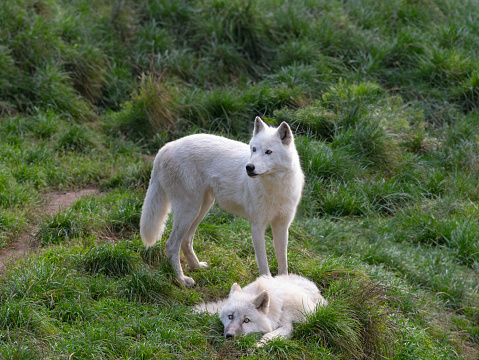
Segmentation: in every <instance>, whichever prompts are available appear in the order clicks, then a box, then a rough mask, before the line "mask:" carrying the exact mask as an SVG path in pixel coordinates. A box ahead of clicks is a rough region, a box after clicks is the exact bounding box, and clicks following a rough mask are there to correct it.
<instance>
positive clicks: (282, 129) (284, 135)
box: [277, 121, 293, 145]
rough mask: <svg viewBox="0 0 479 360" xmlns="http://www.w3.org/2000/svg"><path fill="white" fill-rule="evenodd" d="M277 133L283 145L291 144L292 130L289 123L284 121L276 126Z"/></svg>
mask: <svg viewBox="0 0 479 360" xmlns="http://www.w3.org/2000/svg"><path fill="white" fill-rule="evenodd" d="M277 133H278V136H279V138H280V139H281V141H282V142H283V144H284V145H289V144H291V141H293V132H292V131H291V128H290V127H289V125H288V124H286V123H285V122H284V121H283V122H282V123H281V125H280V126H279V127H278V131H277Z"/></svg>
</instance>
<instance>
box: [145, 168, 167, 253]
mask: <svg viewBox="0 0 479 360" xmlns="http://www.w3.org/2000/svg"><path fill="white" fill-rule="evenodd" d="M169 212H170V202H169V201H168V198H167V197H166V194H165V192H164V191H163V189H162V188H161V185H160V183H159V181H158V180H157V179H155V178H154V177H152V179H151V182H150V186H149V187H148V191H147V192H146V197H145V202H144V203H143V210H142V212H141V218H140V235H141V238H142V240H143V245H145V247H147V248H149V247H150V246H152V245H154V244H155V243H156V241H157V240H158V239H160V238H161V236H162V235H163V231H164V230H165V222H166V219H167V217H168V213H169Z"/></svg>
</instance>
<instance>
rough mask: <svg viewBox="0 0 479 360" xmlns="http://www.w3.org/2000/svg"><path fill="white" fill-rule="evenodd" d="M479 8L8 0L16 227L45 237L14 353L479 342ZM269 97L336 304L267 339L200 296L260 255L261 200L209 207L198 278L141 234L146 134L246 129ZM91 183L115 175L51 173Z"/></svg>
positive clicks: (29, 269) (291, 351) (9, 206)
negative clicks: (232, 335)
mask: <svg viewBox="0 0 479 360" xmlns="http://www.w3.org/2000/svg"><path fill="white" fill-rule="evenodd" d="M477 14H479V3H478V2H477V1H469V2H467V1H463V2H457V1H452V0H438V1H429V0H421V1H405V0H404V1H401V0H394V1H369V0H366V1H347V0H345V1H335V0H328V1H319V0H317V1H314V0H312V1H273V0H258V1H239V0H233V1H222V0H204V1H200V2H198V1H187V0H151V1H146V0H145V1H139V0H138V1H133V0H124V1H115V2H113V1H112V2H108V1H93V2H92V1H82V0H79V1H66V0H63V1H62V0H40V1H37V0H3V1H1V2H0V248H3V247H5V246H7V245H8V244H9V243H12V242H13V241H14V240H15V239H16V238H17V237H18V236H20V234H23V233H25V232H26V231H27V230H28V229H29V228H30V227H31V226H32V225H33V224H38V225H39V226H40V231H39V232H38V233H37V235H36V240H37V243H38V244H39V246H40V247H41V250H40V251H39V252H38V254H36V255H32V256H29V257H26V258H25V259H23V260H21V261H20V262H11V263H9V264H8V266H7V267H6V270H5V272H4V274H3V276H2V278H1V279H0V358H7V359H10V358H17V359H40V358H68V357H71V358H73V359H91V358H125V359H127V358H128V359H129V358H131V359H133V358H135V359H136V358H142V359H147V358H190V359H192V358H195V359H204V358H241V357H248V358H261V359H264V358H265V357H266V358H285V359H286V358H288V359H290V358H307V359H317V358H322V359H351V358H353V359H362V358H377V359H379V358H383V357H382V356H384V357H386V358H393V359H452V358H466V359H474V358H476V356H477V349H479V309H478V304H479V295H478V289H479V225H478V221H477V219H478V216H479V209H478V207H477V201H479V167H478V165H477V160H478V158H479V62H478V60H477V59H478V58H479V56H478V55H479V46H478V44H479V18H478V17H477ZM256 115H260V116H262V117H264V119H265V120H266V121H268V122H270V123H271V124H279V122H281V121H287V122H289V123H290V125H291V126H292V128H293V129H294V131H295V133H296V134H297V138H296V145H297V147H298V150H299V152H300V155H301V159H302V164H303V169H304V171H305V174H306V176H307V183H306V187H305V191H304V198H303V201H302V203H301V205H300V209H299V213H298V217H297V220H296V222H295V224H294V225H293V226H292V229H291V238H290V241H291V243H290V251H289V256H290V269H291V271H292V272H294V273H298V274H302V275H304V276H307V277H308V278H310V279H312V280H313V281H315V282H316V283H317V284H318V286H319V287H320V288H321V290H322V292H323V294H324V295H325V297H326V298H328V299H329V301H330V303H331V305H330V306H329V307H327V308H324V309H320V310H318V311H317V312H316V313H314V314H313V315H312V316H311V317H309V318H308V320H307V321H306V322H305V323H304V324H299V325H298V326H296V327H295V332H294V334H293V337H292V339H291V340H276V341H274V342H272V343H270V344H268V345H266V346H264V347H263V348H256V347H255V346H254V344H255V342H256V341H257V340H258V336H248V337H243V338H238V339H234V340H228V341H226V340H223V339H222V337H221V333H222V326H221V324H220V323H219V320H218V319H217V318H216V317H214V316H208V315H205V314H195V313H193V312H192V311H191V305H193V304H196V303H198V302H200V301H202V300H211V299H218V298H219V297H222V296H226V295H227V293H228V290H229V288H230V286H231V284H232V283H233V282H235V281H236V282H239V283H240V284H241V285H245V284H247V283H249V282H250V281H252V280H253V279H254V278H255V277H256V276H257V267H256V262H255V259H254V253H253V248H252V245H251V240H250V234H249V223H248V222H247V221H245V220H242V219H237V218H234V217H233V216H231V215H229V214H227V213H225V212H222V211H221V210H219V209H218V208H213V209H212V210H211V212H210V213H209V214H208V215H207V217H206V219H205V221H204V222H203V223H202V225H201V226H200V229H199V231H198V234H197V240H196V249H197V253H198V255H199V257H200V259H201V260H203V261H207V262H208V263H209V264H210V265H211V266H210V269H209V270H207V271H199V272H197V273H194V274H192V276H193V277H194V278H195V280H196V281H197V283H198V285H197V287H196V288H194V289H183V288H180V287H179V286H178V284H177V283H176V282H175V280H174V279H173V278H172V272H171V269H170V268H169V266H168V263H167V261H166V259H165V255H164V251H163V246H162V245H159V246H157V247H155V248H153V249H152V250H149V251H145V249H144V248H143V246H142V245H141V241H140V240H139V238H138V223H139V216H140V211H141V205H142V201H143V197H144V195H145V192H146V189H147V186H148V181H149V176H150V171H151V165H150V163H149V161H148V160H146V159H145V158H144V157H143V156H142V154H154V153H155V152H156V151H157V149H158V148H159V147H160V146H161V145H163V144H164V143H165V142H167V141H169V140H172V139H175V138H178V137H180V136H184V135H186V134H189V133H192V132H209V133H217V134H221V135H224V136H228V137H232V138H237V139H240V140H244V141H247V140H248V138H249V136H250V133H251V128H252V121H253V119H254V117H255V116H256ZM86 186H89V187H91V186H95V187H98V188H99V189H100V190H102V193H101V194H100V195H99V196H92V197H86V198H83V199H81V200H79V201H78V202H77V203H76V204H74V205H73V206H72V207H71V208H68V209H63V210H62V211H60V212H59V213H58V214H56V215H53V216H51V217H43V216H42V205H43V204H44V197H43V194H44V193H47V192H49V191H56V190H59V189H76V188H82V187H86ZM169 225H171V224H169ZM168 229H169V227H168ZM167 235H168V231H167V233H166V234H165V238H164V239H163V242H164V241H165V239H166V236H167ZM267 241H268V245H267V246H268V254H269V255H270V259H271V263H272V264H271V267H272V271H273V273H275V270H276V268H275V267H276V264H275V260H274V256H273V250H272V244H271V239H270V235H269V237H268V239H267Z"/></svg>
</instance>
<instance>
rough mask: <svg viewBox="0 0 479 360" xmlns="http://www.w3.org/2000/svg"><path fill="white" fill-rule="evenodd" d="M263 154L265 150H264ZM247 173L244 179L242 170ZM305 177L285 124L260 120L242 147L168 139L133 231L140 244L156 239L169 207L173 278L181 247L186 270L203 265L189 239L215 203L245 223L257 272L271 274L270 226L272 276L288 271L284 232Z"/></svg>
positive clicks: (200, 138) (216, 140) (209, 139)
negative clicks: (270, 254)
mask: <svg viewBox="0 0 479 360" xmlns="http://www.w3.org/2000/svg"><path fill="white" fill-rule="evenodd" d="M268 150H269V151H271V154H266V152H267V151H268ZM269 151H268V153H269ZM247 164H248V165H249V169H250V170H251V168H252V166H254V171H252V172H250V174H249V175H248V173H247V171H246V165H247ZM303 185H304V175H303V172H302V171H301V167H300V163H299V157H298V153H297V151H296V148H295V146H294V139H293V135H292V133H291V129H290V128H289V126H288V125H287V124H286V123H282V124H281V125H280V126H279V127H278V128H272V127H269V126H267V125H266V124H265V123H264V122H263V121H262V120H261V119H260V118H259V117H257V118H256V120H255V127H254V134H253V138H252V139H251V142H250V144H249V146H248V145H247V144H244V143H241V142H238V141H234V140H230V139H226V138H223V137H219V136H214V135H207V134H198V135H190V136H186V137H184V138H181V139H178V140H176V141H172V142H170V143H168V144H166V145H165V146H164V147H162V148H161V149H160V151H159V152H158V154H157V156H156V158H155V161H154V164H153V171H152V175H151V181H150V186H149V188H148V192H147V194H146V198H145V202H144V204H143V211H142V214H141V220H140V234H141V237H142V239H143V244H144V245H145V246H147V247H149V246H152V245H153V244H155V243H156V241H157V239H159V238H161V236H162V233H163V230H164V223H165V221H166V218H167V214H168V212H169V211H170V204H171V208H172V209H173V229H172V232H171V235H170V237H169V239H168V241H167V243H166V252H167V255H168V257H169V259H170V262H171V265H172V266H173V269H174V270H175V273H176V276H177V278H178V280H179V281H180V282H181V283H183V284H185V285H187V286H192V285H194V284H195V282H194V280H193V279H192V278H190V277H187V276H185V275H184V274H183V270H182V268H181V264H180V258H179V251H180V247H181V250H182V251H183V254H184V255H185V258H186V262H187V264H188V266H189V267H190V268H191V269H195V268H201V267H206V266H207V264H206V263H204V262H199V261H198V258H197V257H196V255H195V253H194V250H193V236H194V234H195V231H196V229H197V227H198V225H199V224H200V222H201V220H202V219H203V217H204V216H205V214H206V213H207V211H208V210H209V208H210V207H211V205H212V204H213V202H214V201H215V200H216V202H217V203H218V204H219V206H220V207H222V208H224V209H226V210H229V211H231V212H232V213H234V214H236V215H238V216H242V217H245V218H248V219H250V221H251V233H252V239H253V245H254V249H255V253H256V260H257V263H258V267H259V274H260V275H270V271H269V266H268V259H267V257H266V250H265V242H264V233H265V231H266V228H267V226H268V224H271V228H272V232H273V239H274V249H275V253H276V258H277V260H278V273H279V274H280V275H284V274H287V273H288V264H287V244H288V228H289V225H290V224H291V222H292V221H293V218H294V215H295V212H296V208H297V206H298V203H299V201H300V198H301V193H302V189H303Z"/></svg>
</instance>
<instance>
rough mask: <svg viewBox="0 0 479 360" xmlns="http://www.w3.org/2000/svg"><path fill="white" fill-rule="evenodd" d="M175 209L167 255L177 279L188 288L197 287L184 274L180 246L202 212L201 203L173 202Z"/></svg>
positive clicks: (167, 243) (167, 244)
mask: <svg viewBox="0 0 479 360" xmlns="http://www.w3.org/2000/svg"><path fill="white" fill-rule="evenodd" d="M172 208H173V229H172V231H171V235H170V237H169V238H168V241H167V242H166V254H167V256H168V258H169V259H170V264H171V266H172V267H173V270H174V271H175V275H176V278H177V279H178V280H179V281H180V282H181V283H182V284H183V285H186V286H193V285H195V281H194V280H193V279H192V278H190V277H188V276H185V275H184V274H183V269H182V268H181V263H180V246H181V242H182V240H183V239H184V237H185V236H186V234H187V233H188V230H189V229H190V228H191V225H192V224H193V222H194V221H195V219H196V217H197V216H198V213H199V212H200V208H201V203H196V202H192V201H189V202H188V201H181V202H176V203H175V202H172Z"/></svg>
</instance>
